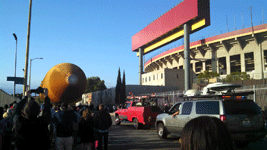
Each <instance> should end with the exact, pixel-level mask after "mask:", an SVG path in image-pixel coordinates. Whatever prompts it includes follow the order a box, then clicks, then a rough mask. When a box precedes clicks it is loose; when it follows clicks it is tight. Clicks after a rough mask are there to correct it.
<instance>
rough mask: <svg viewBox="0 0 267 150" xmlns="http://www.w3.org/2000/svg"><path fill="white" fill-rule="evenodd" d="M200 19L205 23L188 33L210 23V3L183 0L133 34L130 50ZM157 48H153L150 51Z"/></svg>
mask: <svg viewBox="0 0 267 150" xmlns="http://www.w3.org/2000/svg"><path fill="white" fill-rule="evenodd" d="M202 19H205V24H204V25H202V26H201V27H198V28H197V29H195V30H191V32H190V33H194V32H196V31H198V30H200V29H202V28H204V27H207V26H209V25H210V3H209V0H184V1H183V2H181V3H180V4H178V5H177V6H175V7H174V8H172V9H171V10H169V11H168V12H167V13H165V14H164V15H162V16H161V17H159V18H158V19H156V20H155V21H154V22H152V23H151V24H149V25H148V26H146V27H145V28H144V29H142V30H141V31H139V32H138V33H136V34H135V35H133V36H132V51H135V52H137V51H138V49H139V48H140V47H142V48H145V47H148V46H150V45H153V44H154V43H157V42H158V41H160V40H162V39H165V38H167V37H169V36H171V35H173V34H174V33H176V32H178V31H179V30H182V29H183V26H182V25H183V24H185V23H189V24H190V25H193V24H194V23H197V22H198V21H200V20H202ZM182 37H183V36H179V37H176V38H175V39H173V40H172V41H169V42H167V43H164V44H163V45H160V46H159V47H157V48H160V47H162V46H164V45H166V44H169V43H171V42H173V41H175V40H178V39H180V38H182ZM157 48H154V49H152V50H151V51H153V50H155V49H157ZM151 51H149V52H151ZM145 53H146V52H145ZM145 53H144V54H145Z"/></svg>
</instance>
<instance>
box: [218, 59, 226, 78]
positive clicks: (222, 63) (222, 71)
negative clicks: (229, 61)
mask: <svg viewBox="0 0 267 150" xmlns="http://www.w3.org/2000/svg"><path fill="white" fill-rule="evenodd" d="M219 72H220V75H224V74H226V57H221V58H219Z"/></svg>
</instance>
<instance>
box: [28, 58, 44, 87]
mask: <svg viewBox="0 0 267 150" xmlns="http://www.w3.org/2000/svg"><path fill="white" fill-rule="evenodd" d="M35 59H43V58H39V57H37V58H33V59H30V76H29V89H31V72H32V71H31V70H32V61H33V60H35Z"/></svg>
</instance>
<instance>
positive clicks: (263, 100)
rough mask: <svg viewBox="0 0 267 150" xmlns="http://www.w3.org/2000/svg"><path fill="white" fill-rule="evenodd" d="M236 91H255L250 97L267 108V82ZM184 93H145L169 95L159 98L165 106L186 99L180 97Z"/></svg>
mask: <svg viewBox="0 0 267 150" xmlns="http://www.w3.org/2000/svg"><path fill="white" fill-rule="evenodd" d="M235 91H254V94H252V95H250V96H248V99H251V100H253V101H254V102H256V103H257V104H258V105H259V106H260V107H261V108H262V110H267V84H262V85H250V86H243V87H241V88H237V89H236V90H235ZM183 93H184V91H182V90H179V91H168V92H160V93H147V94H144V95H152V94H154V95H155V96H164V97H167V100H165V99H159V106H163V105H164V104H168V105H169V106H173V105H174V104H175V103H177V102H182V101H184V100H183V98H181V97H180V96H181V95H182V94H183Z"/></svg>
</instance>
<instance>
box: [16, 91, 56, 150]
mask: <svg viewBox="0 0 267 150" xmlns="http://www.w3.org/2000/svg"><path fill="white" fill-rule="evenodd" d="M38 89H39V90H40V89H41V91H39V92H38V94H39V93H43V94H44V96H45V103H44V110H43V114H42V116H39V117H38V114H39V113H40V106H39V104H38V103H37V102H36V101H35V100H34V99H33V98H32V97H31V93H32V92H33V91H31V90H28V91H26V92H25V97H24V98H23V99H22V100H21V101H20V102H19V103H18V104H17V106H16V107H15V110H14V119H13V122H14V124H13V132H14V133H15V135H14V139H15V146H16V149H17V150H21V149H29V150H31V149H40V150H47V149H49V147H50V143H49V131H48V124H49V123H50V122H51V111H50V108H51V104H50V98H49V97H48V90H47V89H46V88H44V89H42V88H38ZM28 98H29V100H28Z"/></svg>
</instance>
